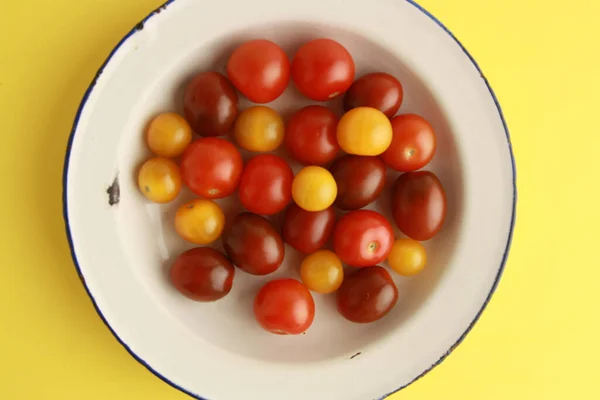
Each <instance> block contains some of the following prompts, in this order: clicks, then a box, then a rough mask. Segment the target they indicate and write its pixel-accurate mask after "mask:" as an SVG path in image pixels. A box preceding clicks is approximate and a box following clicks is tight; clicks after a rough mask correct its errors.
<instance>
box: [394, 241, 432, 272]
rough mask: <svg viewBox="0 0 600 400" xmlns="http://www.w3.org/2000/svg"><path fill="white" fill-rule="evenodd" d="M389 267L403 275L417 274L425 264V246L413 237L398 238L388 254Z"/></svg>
mask: <svg viewBox="0 0 600 400" xmlns="http://www.w3.org/2000/svg"><path fill="white" fill-rule="evenodd" d="M388 264H389V265H390V268H392V269H393V270H394V271H396V272H397V273H399V274H400V275H403V276H413V275H417V274H418V273H419V272H421V271H423V269H424V268H425V264H427V252H426V251H425V247H424V246H423V245H422V244H421V243H419V242H417V241H416V240H413V239H408V238H406V239H398V240H396V242H395V243H394V245H393V246H392V251H391V252H390V254H389V256H388Z"/></svg>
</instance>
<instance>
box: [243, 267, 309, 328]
mask: <svg viewBox="0 0 600 400" xmlns="http://www.w3.org/2000/svg"><path fill="white" fill-rule="evenodd" d="M254 316H255V317H256V320H257V321H258V323H259V324H260V325H261V326H262V327H263V329H265V330H266V331H268V332H271V333H275V334H278V335H299V334H301V333H304V332H305V331H306V330H307V329H308V328H310V326H311V325H312V322H313V320H314V318H315V301H314V300H313V298H312V296H311V294H310V292H309V291H308V289H307V288H306V287H305V286H304V285H303V284H301V283H300V282H298V281H297V280H295V279H278V280H274V281H271V282H268V283H267V284H265V285H264V286H263V287H262V288H261V289H260V291H259V292H258V294H257V295H256V297H255V298H254Z"/></svg>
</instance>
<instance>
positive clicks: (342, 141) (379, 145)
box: [337, 107, 392, 156]
mask: <svg viewBox="0 0 600 400" xmlns="http://www.w3.org/2000/svg"><path fill="white" fill-rule="evenodd" d="M337 140H338V143H339V145H340V147H341V148H342V150H344V151H345V152H346V153H348V154H356V155H359V156H378V155H380V154H382V153H383V152H384V151H386V150H387V148H388V147H390V144H391V143H392V123H391V122H390V120H389V119H388V117H386V116H385V114H384V113H382V112H381V111H379V110H377V109H376V108H371V107H357V108H354V109H352V110H350V111H348V112H347V113H346V114H344V116H343V117H342V119H340V122H339V124H338V126H337Z"/></svg>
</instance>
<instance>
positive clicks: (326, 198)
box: [292, 166, 337, 211]
mask: <svg viewBox="0 0 600 400" xmlns="http://www.w3.org/2000/svg"><path fill="white" fill-rule="evenodd" d="M336 196H337V185H336V183H335V179H333V176H332V175H331V172H329V171H327V170H326V169H325V168H322V167H316V166H310V167H304V168H302V170H301V171H300V172H299V173H298V175H296V177H295V178H294V182H293V184H292V197H293V198H294V201H295V202H296V204H298V205H299V206H300V207H302V208H303V209H305V210H306V211H323V210H325V209H327V208H329V207H330V206H331V205H332V204H333V202H334V201H335V197H336Z"/></svg>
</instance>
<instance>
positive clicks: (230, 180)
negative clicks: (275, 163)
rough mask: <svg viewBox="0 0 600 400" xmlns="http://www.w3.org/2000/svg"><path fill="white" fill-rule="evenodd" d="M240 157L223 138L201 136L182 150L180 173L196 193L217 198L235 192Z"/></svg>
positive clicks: (242, 163)
mask: <svg viewBox="0 0 600 400" xmlns="http://www.w3.org/2000/svg"><path fill="white" fill-rule="evenodd" d="M243 168H244V160H243V159H242V155H241V154H240V152H239V151H238V149H237V148H236V147H235V146H234V145H233V144H231V143H230V142H228V141H227V140H225V139H220V138H201V139H198V140H196V141H195V142H193V143H192V144H191V145H190V146H189V147H188V148H187V150H186V151H185V152H184V153H183V158H182V160H181V174H182V175H183V181H184V182H185V183H186V185H187V186H188V187H189V188H190V189H191V190H192V192H194V193H196V194H197V195H198V196H202V197H205V198H207V199H221V198H223V197H227V196H229V195H231V194H232V193H233V192H235V189H236V188H237V185H238V182H239V181H240V177H241V175H242V170H243Z"/></svg>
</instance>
